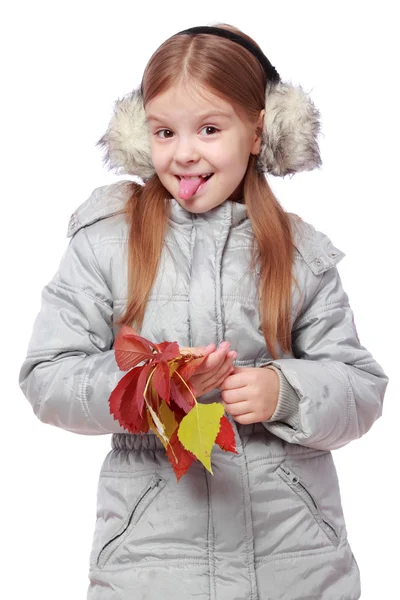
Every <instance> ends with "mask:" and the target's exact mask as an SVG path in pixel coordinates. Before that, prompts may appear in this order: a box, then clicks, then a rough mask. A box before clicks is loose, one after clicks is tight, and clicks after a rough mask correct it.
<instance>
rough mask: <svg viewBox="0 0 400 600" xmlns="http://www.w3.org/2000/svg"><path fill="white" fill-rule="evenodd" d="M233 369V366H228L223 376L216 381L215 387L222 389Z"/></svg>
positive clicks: (220, 375)
mask: <svg viewBox="0 0 400 600" xmlns="http://www.w3.org/2000/svg"><path fill="white" fill-rule="evenodd" d="M232 369H233V367H232V366H231V365H228V367H227V368H226V369H225V371H223V372H222V374H221V373H220V374H219V377H218V379H217V380H216V382H215V385H214V387H216V388H220V386H221V385H222V384H223V383H224V381H225V379H226V378H227V377H228V376H229V375H230V373H231V371H232Z"/></svg>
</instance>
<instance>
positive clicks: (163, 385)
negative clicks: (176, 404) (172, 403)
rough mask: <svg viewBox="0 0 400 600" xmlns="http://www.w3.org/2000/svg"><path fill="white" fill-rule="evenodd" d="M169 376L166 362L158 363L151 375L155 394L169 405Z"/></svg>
mask: <svg viewBox="0 0 400 600" xmlns="http://www.w3.org/2000/svg"><path fill="white" fill-rule="evenodd" d="M170 382H171V379H170V374H169V366H168V363H167V362H164V361H162V362H160V363H158V365H157V366H156V368H155V371H154V375H153V384H154V387H155V389H156V390H157V394H158V395H159V396H160V397H161V398H162V399H163V400H165V401H166V402H167V403H168V404H169V396H170Z"/></svg>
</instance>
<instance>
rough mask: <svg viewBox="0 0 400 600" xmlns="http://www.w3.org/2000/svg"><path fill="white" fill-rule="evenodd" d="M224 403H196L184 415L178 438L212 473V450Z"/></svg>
mask: <svg viewBox="0 0 400 600" xmlns="http://www.w3.org/2000/svg"><path fill="white" fill-rule="evenodd" d="M224 412H225V411H224V407H223V406H222V404H219V403H217V402H214V403H213V404H199V403H196V404H195V406H194V407H193V408H192V410H191V411H189V412H188V414H187V415H186V416H185V417H183V419H182V421H181V423H180V425H179V429H178V438H179V440H180V442H181V444H182V445H183V447H184V448H186V450H189V452H191V453H192V454H194V455H195V456H196V457H197V458H198V459H199V460H200V461H201V462H202V463H203V465H204V466H205V468H206V469H207V470H208V471H210V473H212V470H211V450H212V447H213V446H214V443H215V439H216V437H217V435H218V432H219V428H220V421H221V417H222V415H223V414H224Z"/></svg>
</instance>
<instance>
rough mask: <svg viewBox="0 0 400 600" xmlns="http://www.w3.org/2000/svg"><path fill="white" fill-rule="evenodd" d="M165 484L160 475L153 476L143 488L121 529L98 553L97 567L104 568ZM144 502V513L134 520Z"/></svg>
mask: <svg viewBox="0 0 400 600" xmlns="http://www.w3.org/2000/svg"><path fill="white" fill-rule="evenodd" d="M165 484H166V482H165V481H164V479H162V477H160V475H158V474H155V475H154V476H153V477H152V479H151V481H150V482H149V484H148V485H147V486H146V487H145V488H144V490H143V491H142V493H141V494H140V496H139V498H138V499H137V500H136V502H135V505H134V507H133V508H132V509H131V510H130V511H129V513H128V516H127V518H126V519H125V520H124V522H123V524H122V525H121V528H120V529H119V530H118V531H117V533H116V534H115V535H114V536H113V537H112V538H111V539H110V540H109V541H108V542H106V544H104V546H103V547H102V549H101V550H100V552H99V555H98V557H97V565H98V566H99V567H104V566H105V565H106V564H107V563H108V562H110V559H111V557H112V555H113V554H114V552H115V551H116V550H117V548H119V547H120V546H121V544H122V543H123V542H124V540H125V539H126V538H127V537H128V535H129V533H130V531H131V530H132V528H133V527H134V526H135V525H136V524H137V523H138V521H139V520H140V518H141V517H142V516H143V514H144V512H145V511H146V510H147V508H148V507H149V506H150V504H151V502H152V501H153V500H154V498H155V497H156V496H157V494H158V493H159V492H160V491H161V489H162V488H163V487H164V486H165ZM144 500H147V507H145V508H144V511H142V513H141V514H140V515H138V516H137V518H136V519H135V515H137V509H138V508H139V507H140V506H141V505H142V504H143V502H144Z"/></svg>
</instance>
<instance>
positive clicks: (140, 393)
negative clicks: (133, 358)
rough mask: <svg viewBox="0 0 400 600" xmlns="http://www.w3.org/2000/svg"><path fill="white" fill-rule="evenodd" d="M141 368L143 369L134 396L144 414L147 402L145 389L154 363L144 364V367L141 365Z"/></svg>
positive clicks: (140, 412) (141, 412)
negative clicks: (144, 406)
mask: <svg viewBox="0 0 400 600" xmlns="http://www.w3.org/2000/svg"><path fill="white" fill-rule="evenodd" d="M139 369H140V370H141V373H140V375H139V377H138V380H137V385H136V390H135V393H134V396H133V402H135V403H136V405H137V407H138V410H139V414H140V415H143V405H144V402H145V400H144V391H145V389H146V383H147V378H148V375H149V373H150V371H151V369H152V365H151V364H147V365H143V366H142V367H139Z"/></svg>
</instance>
